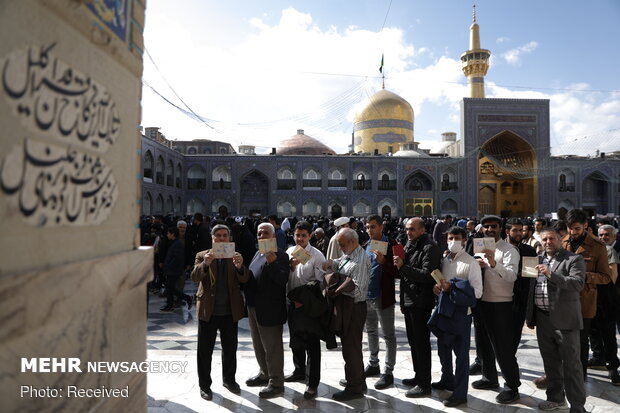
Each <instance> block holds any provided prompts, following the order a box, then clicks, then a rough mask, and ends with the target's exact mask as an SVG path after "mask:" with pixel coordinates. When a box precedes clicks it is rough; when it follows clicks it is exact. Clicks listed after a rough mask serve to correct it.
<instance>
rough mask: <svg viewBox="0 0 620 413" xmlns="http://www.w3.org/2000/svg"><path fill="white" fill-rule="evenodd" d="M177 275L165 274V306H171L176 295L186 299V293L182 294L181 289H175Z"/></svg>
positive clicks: (177, 279) (180, 298)
mask: <svg viewBox="0 0 620 413" xmlns="http://www.w3.org/2000/svg"><path fill="white" fill-rule="evenodd" d="M179 277H181V274H179V275H176V276H175V275H170V274H168V275H167V276H166V306H167V307H172V306H173V305H174V297H177V298H178V299H179V300H186V299H188V298H189V296H188V295H186V294H184V293H183V291H179V290H178V289H177V282H178V281H179Z"/></svg>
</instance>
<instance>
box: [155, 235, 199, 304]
mask: <svg viewBox="0 0 620 413" xmlns="http://www.w3.org/2000/svg"><path fill="white" fill-rule="evenodd" d="M167 237H168V241H170V243H169V244H168V249H167V251H166V259H165V260H164V268H163V273H164V277H165V278H166V305H165V306H163V307H162V308H160V309H159V311H161V312H164V313H171V312H173V311H174V306H173V305H174V297H175V296H176V297H178V298H179V299H182V300H184V301H185V302H186V303H187V309H188V310H189V309H190V308H191V307H192V303H193V300H192V297H190V296H189V295H187V294H184V293H183V291H179V290H177V288H176V284H177V281H178V280H179V277H181V276H182V275H183V271H184V270H185V249H184V248H183V243H182V242H181V240H180V239H179V229H178V228H177V227H170V228H168V233H167Z"/></svg>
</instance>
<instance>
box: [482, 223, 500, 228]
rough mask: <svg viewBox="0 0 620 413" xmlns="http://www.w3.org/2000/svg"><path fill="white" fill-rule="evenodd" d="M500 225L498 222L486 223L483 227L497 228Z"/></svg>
mask: <svg viewBox="0 0 620 413" xmlns="http://www.w3.org/2000/svg"><path fill="white" fill-rule="evenodd" d="M498 226H499V225H498V224H485V225H483V226H482V227H483V228H497V227H498Z"/></svg>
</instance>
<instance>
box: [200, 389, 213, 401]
mask: <svg viewBox="0 0 620 413" xmlns="http://www.w3.org/2000/svg"><path fill="white" fill-rule="evenodd" d="M200 397H202V398H203V399H205V400H212V399H213V392H212V391H211V389H207V390H202V389H200Z"/></svg>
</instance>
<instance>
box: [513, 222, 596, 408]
mask: <svg viewBox="0 0 620 413" xmlns="http://www.w3.org/2000/svg"><path fill="white" fill-rule="evenodd" d="M541 242H542V246H543V248H544V252H543V253H542V254H541V255H539V256H538V257H537V258H535V259H536V260H538V264H536V265H535V266H534V268H531V267H530V266H529V265H528V264H524V267H525V268H524V272H525V271H526V270H527V271H531V270H532V269H533V270H534V271H536V273H537V277H536V282H535V283H532V284H531V285H530V291H529V298H528V303H527V320H526V321H527V325H528V327H530V328H536V338H537V339H538V348H539V349H540V355H541V356H542V359H543V366H544V368H545V375H546V376H547V400H546V401H543V402H541V403H540V404H539V405H538V408H539V409H540V410H555V409H562V408H566V400H565V397H568V401H569V402H570V411H571V412H572V413H584V412H585V411H586V410H585V408H584V403H585V401H586V392H585V389H584V383H583V372H582V369H581V360H580V354H579V352H580V342H579V341H580V339H579V331H580V330H581V329H582V328H583V320H582V317H581V303H580V301H579V293H580V291H581V290H582V289H583V286H584V282H585V276H586V265H585V261H584V259H583V257H582V256H581V255H578V254H574V253H572V252H569V251H567V250H565V249H563V248H562V241H561V240H560V236H559V234H558V233H556V232H555V230H553V229H551V228H546V229H543V230H542V232H541Z"/></svg>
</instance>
